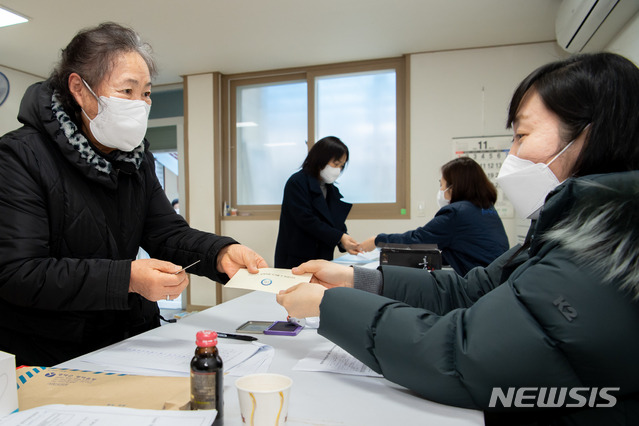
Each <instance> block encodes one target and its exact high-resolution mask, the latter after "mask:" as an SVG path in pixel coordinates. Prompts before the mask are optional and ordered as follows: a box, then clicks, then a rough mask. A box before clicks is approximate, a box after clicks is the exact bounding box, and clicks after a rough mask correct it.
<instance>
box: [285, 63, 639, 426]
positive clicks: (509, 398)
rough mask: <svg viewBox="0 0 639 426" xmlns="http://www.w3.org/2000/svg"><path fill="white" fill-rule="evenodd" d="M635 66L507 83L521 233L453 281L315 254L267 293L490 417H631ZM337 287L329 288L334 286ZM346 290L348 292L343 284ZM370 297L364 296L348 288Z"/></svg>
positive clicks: (637, 266) (543, 71) (512, 186)
mask: <svg viewBox="0 0 639 426" xmlns="http://www.w3.org/2000/svg"><path fill="white" fill-rule="evenodd" d="M638 111H639V69H637V67H636V66H635V65H634V64H632V63H631V62H630V61H628V60H626V59H625V58H622V57H620V56H618V55H614V54H610V53H600V54H592V55H579V56H574V57H571V58H569V59H567V60H564V61H559V62H554V63H551V64H548V65H546V66H543V67H541V68H539V69H537V70H536V71H534V72H533V73H532V74H531V75H529V76H528V77H527V78H526V79H525V80H524V81H523V82H522V83H521V84H520V86H519V87H518V88H517V90H516V91H515V94H514V96H513V99H512V101H511V105H510V111H509V117H508V123H509V125H510V126H512V128H513V130H514V139H513V146H512V148H511V150H510V155H509V156H508V157H507V159H506V161H505V162H504V165H503V167H502V169H501V170H500V173H499V177H498V184H499V185H500V186H501V188H502V189H503V190H504V192H505V194H506V196H507V197H508V198H509V199H510V200H511V202H512V203H513V204H514V206H515V210H516V211H517V212H518V214H520V215H521V216H524V217H528V218H531V219H533V221H532V225H531V228H530V231H529V233H528V236H527V238H526V242H525V244H524V245H523V246H521V247H515V248H513V249H511V250H509V251H508V252H506V253H505V254H504V255H502V256H501V257H499V258H497V260H495V261H494V262H493V263H491V264H490V265H489V266H487V267H486V268H475V269H473V270H472V271H470V272H469V274H468V275H467V276H465V277H460V276H458V275H456V274H455V273H453V272H448V271H434V272H428V271H422V270H418V269H411V268H400V267H382V268H380V270H379V271H366V270H362V269H358V268H344V267H341V266H339V265H335V264H332V263H329V262H320V261H312V262H308V263H306V264H304V265H302V266H301V267H300V268H296V269H295V270H294V272H297V273H302V272H313V273H314V280H313V281H314V282H315V283H320V284H324V285H318V284H300V285H298V286H296V287H293V288H291V289H289V290H287V291H286V292H283V293H282V294H280V295H278V301H279V302H280V303H281V304H282V305H283V306H284V307H286V309H287V310H288V311H289V313H290V314H291V315H292V316H296V317H305V316H314V315H319V316H320V320H321V324H320V328H319V333H320V334H322V335H324V336H326V337H327V338H329V339H330V340H332V341H334V342H335V343H337V344H338V345H340V346H341V347H343V348H344V349H346V350H347V351H349V352H350V353H351V354H352V355H354V356H355V357H357V358H358V359H360V360H361V361H363V362H364V363H365V364H367V365H368V366H370V367H371V368H373V369H374V370H376V371H378V372H380V373H382V374H383V375H384V376H385V377H386V378H387V379H389V380H391V381H393V382H396V383H399V384H401V385H404V386H406V387H407V388H410V389H412V390H414V391H416V392H418V393H419V394H421V395H423V396H424V397H426V398H428V399H431V400H433V401H437V402H441V403H444V404H449V405H455V406H459V407H467V408H473V409H481V410H484V411H485V413H486V423H487V424H489V425H492V424H508V425H518V424H571V425H572V424H579V425H586V424H588V425H604V424H605V425H636V424H639V362H637V359H639V339H637V336H639V305H638V304H637V299H638V298H639V249H638V247H639V226H638V224H639V198H638V193H639V172H638V171H636V170H638V169H639V118H638ZM332 287H337V288H332ZM349 287H355V288H349ZM362 289H364V290H368V291H360V290H362Z"/></svg>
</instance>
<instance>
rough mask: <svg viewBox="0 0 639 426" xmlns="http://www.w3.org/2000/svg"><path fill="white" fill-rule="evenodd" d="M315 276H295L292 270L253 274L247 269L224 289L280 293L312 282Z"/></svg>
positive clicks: (263, 270) (273, 270)
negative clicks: (300, 284) (296, 285)
mask: <svg viewBox="0 0 639 426" xmlns="http://www.w3.org/2000/svg"><path fill="white" fill-rule="evenodd" d="M312 276H313V274H310V273H308V274H302V275H293V273H292V272H291V270H290V269H280V268H262V269H260V270H259V272H258V273H257V274H251V273H249V271H248V270H247V269H240V270H239V271H237V273H236V274H235V275H233V278H231V280H230V281H229V282H227V283H226V284H224V288H242V289H245V290H257V291H266V292H268V293H275V294H277V293H279V292H280V290H286V289H287V288H289V287H292V286H294V285H295V284H299V283H302V282H306V283H307V282H310V281H311V277H312Z"/></svg>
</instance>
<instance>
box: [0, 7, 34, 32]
mask: <svg viewBox="0 0 639 426" xmlns="http://www.w3.org/2000/svg"><path fill="white" fill-rule="evenodd" d="M27 21H29V20H28V19H27V18H25V17H24V16H20V15H18V14H17V13H15V12H11V11H10V10H7V9H6V8H4V7H0V27H8V26H9V25H15V24H22V23H24V22H27Z"/></svg>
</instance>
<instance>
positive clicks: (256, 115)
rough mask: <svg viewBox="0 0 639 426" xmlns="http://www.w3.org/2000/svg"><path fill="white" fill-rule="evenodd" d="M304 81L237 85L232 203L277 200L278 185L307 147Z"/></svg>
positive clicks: (298, 163) (281, 185)
mask: <svg viewBox="0 0 639 426" xmlns="http://www.w3.org/2000/svg"><path fill="white" fill-rule="evenodd" d="M306 86H307V85H306V82H305V81H302V82H299V81H297V82H287V83H272V84H259V85H249V86H238V87H237V93H236V105H237V107H236V123H235V125H236V140H237V144H236V147H237V152H236V156H237V157H236V183H235V184H236V190H237V200H236V201H235V202H236V204H238V205H264V204H281V202H282V194H283V190H284V185H285V184H286V181H287V179H288V178H289V176H290V175H291V174H293V173H294V172H295V171H296V170H298V169H299V168H300V167H301V165H302V162H303V161H304V158H306V154H307V152H308V148H307V145H306V139H307V135H308V130H307V121H308V114H307V88H306Z"/></svg>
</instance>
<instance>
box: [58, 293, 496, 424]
mask: <svg viewBox="0 0 639 426" xmlns="http://www.w3.org/2000/svg"><path fill="white" fill-rule="evenodd" d="M285 318H286V311H285V310H284V308H282V307H281V306H280V305H278V304H277V302H276V301H275V295H274V294H271V293H264V292H253V293H249V294H247V295H244V296H241V297H238V298H237V299H233V300H231V301H229V302H226V303H223V304H221V305H218V306H215V307H213V308H209V309H207V310H205V311H202V312H199V313H196V314H193V315H190V316H187V317H185V318H183V319H180V320H179V321H178V322H177V323H175V324H167V325H163V326H162V327H159V328H156V329H154V330H151V331H149V332H147V333H144V336H148V335H153V336H161V337H166V338H167V339H171V338H181V339H184V338H191V337H192V338H193V339H194V340H195V333H196V332H197V331H199V330H204V329H212V330H217V331H222V332H231V333H232V332H234V331H235V328H236V327H237V326H239V325H240V324H242V323H244V322H245V321H247V320H265V321H275V320H284V319H285ZM257 336H258V338H259V341H260V342H263V343H266V344H268V345H271V346H273V347H274V348H275V357H274V359H273V362H272V364H271V366H270V369H269V372H272V373H280V374H285V375H287V376H289V377H291V378H292V379H293V388H292V391H291V400H290V407H289V417H288V425H290V426H298V425H304V426H308V425H326V426H328V425H331V426H333V425H385V426H386V425H403V426H404V425H437V426H448V425H450V426H452V425H455V426H457V425H459V426H462V425H464V426H466V425H483V424H484V418H483V413H482V412H481V411H474V410H466V409H461V408H456V407H451V406H446V405H441V404H438V403H435V402H431V401H428V400H426V399H424V398H421V397H419V396H417V395H416V394H415V393H413V392H411V391H409V390H407V389H406V388H404V387H402V386H399V385H396V384H394V383H391V382H389V381H388V380H386V379H383V378H374V377H361V376H351V375H343V374H333V373H325V372H310V371H296V370H293V366H294V365H295V363H296V362H297V360H299V359H302V358H304V357H305V356H306V355H307V354H308V352H309V351H310V350H311V349H312V348H313V347H316V346H317V345H319V344H324V343H326V342H327V340H326V339H325V338H324V337H322V336H320V335H319V334H317V331H316V330H314V329H309V328H305V329H304V330H302V332H301V333H300V334H298V335H297V336H295V337H290V336H268V335H257ZM135 338H136V337H133V338H131V339H132V340H134V339H135ZM107 350H108V349H107ZM193 350H195V343H194V345H193ZM82 359H83V357H79V358H76V359H74V360H71V361H67V362H65V363H63V364H60V365H59V367H64V368H79V369H86V366H87V365H86V363H82V362H81V361H82ZM96 367H99V366H96ZM235 380H236V377H230V376H227V377H226V380H225V386H224V388H225V394H224V418H225V420H224V422H225V425H227V426H233V425H241V424H242V423H241V419H240V411H239V402H238V398H237V391H236V390H235V386H234V383H235Z"/></svg>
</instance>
